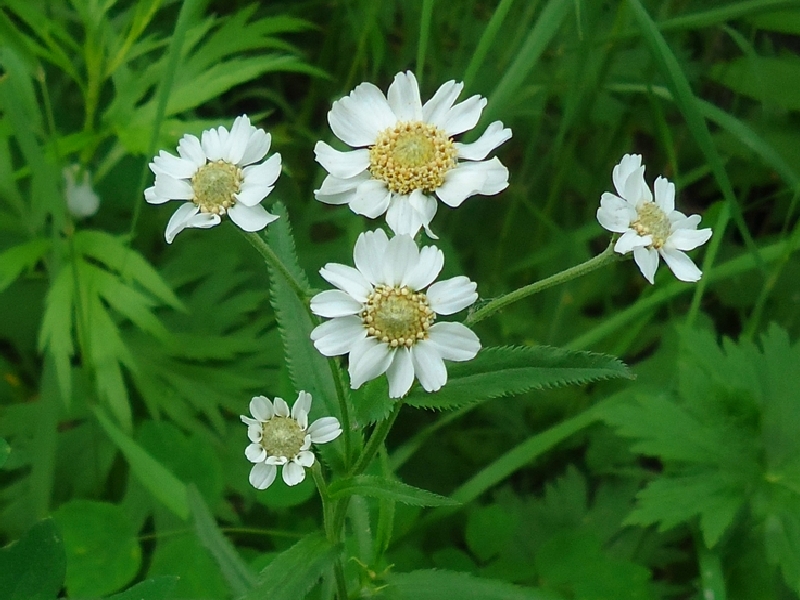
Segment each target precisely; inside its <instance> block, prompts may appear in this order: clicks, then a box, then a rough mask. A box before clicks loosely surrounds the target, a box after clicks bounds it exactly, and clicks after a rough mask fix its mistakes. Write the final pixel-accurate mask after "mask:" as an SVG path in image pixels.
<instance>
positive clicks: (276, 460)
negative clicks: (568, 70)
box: [264, 456, 289, 466]
mask: <svg viewBox="0 0 800 600" xmlns="http://www.w3.org/2000/svg"><path fill="white" fill-rule="evenodd" d="M264 462H265V463H267V464H268V465H274V466H280V465H285V464H286V463H287V462H289V459H288V458H286V457H285V456H268V457H267V460H265V461H264Z"/></svg>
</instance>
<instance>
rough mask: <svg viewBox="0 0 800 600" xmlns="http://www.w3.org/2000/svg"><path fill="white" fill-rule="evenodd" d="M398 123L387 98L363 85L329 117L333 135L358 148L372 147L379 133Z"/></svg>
mask: <svg viewBox="0 0 800 600" xmlns="http://www.w3.org/2000/svg"><path fill="white" fill-rule="evenodd" d="M396 122H397V117H395V115H394V113H393V112H392V109H391V107H390V106H389V103H388V102H387V101H386V97H385V96H384V95H383V93H382V92H381V91H380V90H379V89H378V88H377V87H375V86H374V85H372V84H371V83H362V84H361V85H359V86H357V87H356V88H355V89H354V90H353V91H352V92H350V95H349V96H345V97H344V98H340V99H339V100H337V101H336V102H334V103H333V106H332V107H331V110H330V112H329V113H328V123H330V125H331V130H333V133H334V134H336V137H338V138H339V139H340V140H342V141H343V142H344V143H345V144H347V145H348V146H353V147H354V148H358V147H361V146H371V145H372V144H374V143H375V139H376V138H377V136H378V133H379V132H381V131H383V130H384V129H387V128H389V127H393V126H394V124H395V123H396Z"/></svg>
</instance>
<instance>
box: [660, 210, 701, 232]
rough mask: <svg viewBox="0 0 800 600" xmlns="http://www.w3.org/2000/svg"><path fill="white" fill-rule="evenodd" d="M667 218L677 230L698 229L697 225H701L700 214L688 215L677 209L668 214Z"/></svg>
mask: <svg viewBox="0 0 800 600" xmlns="http://www.w3.org/2000/svg"><path fill="white" fill-rule="evenodd" d="M667 218H668V219H669V222H670V226H671V229H672V231H677V230H678V229H697V226H698V225H700V215H691V216H689V217H687V216H686V215H685V214H683V213H682V212H680V211H677V210H673V211H672V212H671V213H670V214H669V215H667Z"/></svg>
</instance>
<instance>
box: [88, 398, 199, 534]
mask: <svg viewBox="0 0 800 600" xmlns="http://www.w3.org/2000/svg"><path fill="white" fill-rule="evenodd" d="M94 414H95V416H96V417H97V420H98V422H99V423H100V426H101V427H102V428H103V430H105V432H106V434H107V435H108V437H109V438H111V441H112V442H114V444H115V445H116V446H117V448H119V449H120V451H121V452H122V454H124V455H125V458H126V459H127V460H128V463H129V464H130V466H131V470H132V471H133V473H134V474H135V475H136V477H137V478H138V479H139V481H140V482H141V483H142V485H143V486H144V487H145V488H147V490H148V491H149V492H150V493H151V494H153V497H155V498H156V499H157V500H159V501H160V502H161V503H162V504H163V505H164V506H166V507H167V508H168V509H169V510H171V511H172V512H173V513H174V514H176V515H177V516H178V517H180V518H181V519H183V520H186V519H188V518H189V501H188V496H187V492H186V486H185V485H184V484H183V483H182V482H181V481H180V480H179V479H178V478H177V477H175V475H173V474H172V473H171V472H170V471H168V470H167V469H166V468H165V467H164V466H163V465H162V464H161V463H159V462H158V461H157V460H156V459H154V458H153V457H152V456H150V454H148V453H147V452H146V451H145V450H144V449H142V447H141V446H139V445H138V444H137V443H136V442H134V441H133V440H132V439H131V438H130V437H128V436H127V435H125V434H124V433H123V432H122V431H120V430H119V429H118V428H117V426H116V425H114V424H113V423H112V422H111V420H110V419H109V418H108V417H107V416H106V415H105V414H103V412H102V410H101V409H100V408H99V407H95V410H94Z"/></svg>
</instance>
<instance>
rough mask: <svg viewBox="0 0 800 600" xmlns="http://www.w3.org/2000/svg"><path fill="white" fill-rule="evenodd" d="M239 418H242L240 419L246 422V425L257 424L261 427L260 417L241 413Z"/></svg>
mask: <svg viewBox="0 0 800 600" xmlns="http://www.w3.org/2000/svg"><path fill="white" fill-rule="evenodd" d="M239 419H240V420H241V421H242V423H244V424H245V425H248V426H250V425H255V426H257V427H261V421H259V420H258V419H254V418H252V417H247V416H245V415H239Z"/></svg>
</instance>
